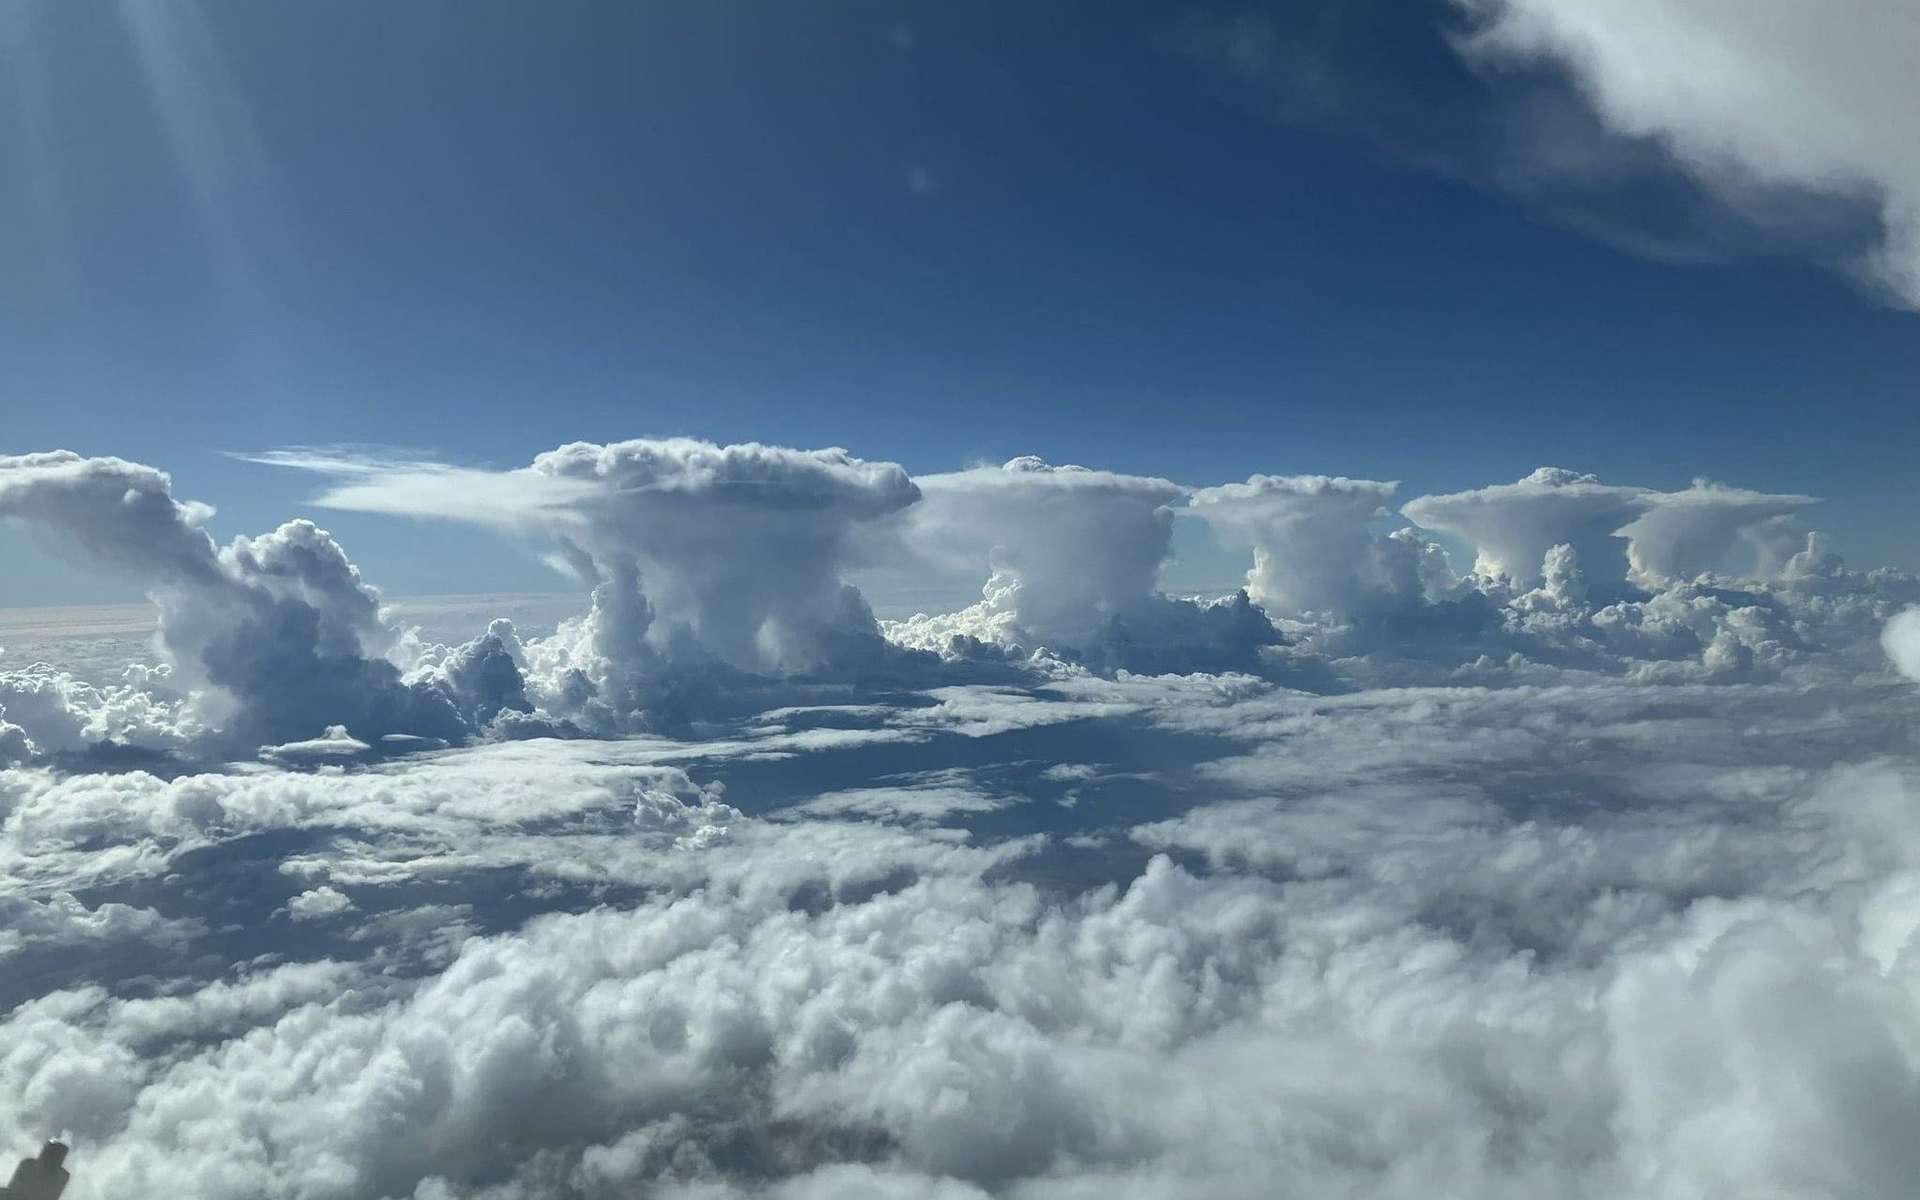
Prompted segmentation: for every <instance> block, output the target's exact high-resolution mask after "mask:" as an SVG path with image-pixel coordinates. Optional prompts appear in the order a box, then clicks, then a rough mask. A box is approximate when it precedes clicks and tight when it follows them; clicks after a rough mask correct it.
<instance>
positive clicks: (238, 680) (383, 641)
mask: <svg viewBox="0 0 1920 1200" xmlns="http://www.w3.org/2000/svg"><path fill="white" fill-rule="evenodd" d="M212 512H213V510H212V509H210V508H208V507H207V506H206V505H203V504H194V503H188V502H181V501H177V500H175V499H174V498H173V491H172V480H171V479H170V478H169V477H168V476H167V475H166V474H165V473H163V472H160V471H156V470H154V469H153V468H152V467H147V466H142V465H140V464H138V463H131V462H127V461H124V460H122V459H118V458H83V457H81V456H80V455H78V454H74V453H71V452H69V451H64V450H61V451H53V452H51V453H44V454H28V455H20V456H11V457H0V516H4V517H13V518H17V519H20V520H23V521H26V522H28V523H29V524H31V525H33V526H35V527H37V528H39V529H41V530H42V531H44V532H46V533H47V534H49V535H51V536H53V537H56V538H62V539H65V540H66V541H67V542H68V543H69V544H70V545H71V546H72V547H73V548H74V549H75V550H77V551H81V552H84V553H87V554H90V555H92V556H93V557H95V558H97V559H99V560H101V561H103V562H105V563H107V564H108V565H110V566H114V567H117V568H120V569H122V570H124V571H126V572H127V573H128V574H130V575H132V576H134V577H135V578H137V579H139V580H140V581H141V582H142V583H144V584H145V585H146V586H147V587H148V588H150V589H151V595H152V597H153V599H154V602H155V603H156V604H157V605H158V606H159V609H160V636H161V644H162V646H163V647H164V649H165V650H166V652H167V654H168V656H169V658H170V659H171V660H172V663H173V665H174V667H175V670H176V676H177V678H178V679H179V681H181V682H184V683H186V684H188V685H191V686H205V685H211V687H212V688H213V689H215V690H216V692H217V694H218V696H220V697H221V698H223V699H224V700H225V701H226V702H227V703H226V706H225V707H226V708H227V710H228V711H225V712H215V713H212V714H210V715H212V716H213V717H214V718H215V720H216V722H217V723H218V724H219V725H221V726H222V727H224V728H225V729H227V730H228V731H229V732H230V733H232V734H234V735H235V736H243V737H259V738H261V739H284V738H294V737H309V736H312V735H313V734H315V733H317V732H318V731H319V730H321V729H323V728H325V727H326V726H327V725H329V724H338V723H345V724H348V725H350V726H351V727H352V728H353V729H354V731H355V732H357V733H361V734H363V735H365V734H376V735H377V734H383V733H413V734H423V735H427V736H433V737H442V738H447V739H450V740H452V739H458V738H461V737H462V736H464V735H465V734H466V733H467V732H468V729H467V726H466V723H465V721H464V720H463V719H462V718H461V716H460V714H459V712H458V711H457V710H456V708H455V707H454V706H453V704H451V703H450V702H449V700H448V698H447V696H446V695H445V693H444V692H443V691H441V690H440V689H437V688H434V687H431V686H423V685H409V684H406V683H403V682H402V681H401V679H400V672H399V670H398V669H397V668H396V667H395V666H394V665H393V664H392V663H389V662H387V661H386V660H385V659H384V658H382V657H381V655H383V654H384V653H385V652H386V651H387V650H388V649H390V648H391V647H392V644H393V639H394V632H393V630H391V629H390V628H389V627H388V626H387V625H386V624H385V623H384V622H383V621H382V620H381V617H380V598H379V594H378V593H377V592H375V591H374V590H373V589H372V588H370V587H368V586H367V585H366V584H364V583H363V582H362V581H361V579H360V573H359V572H358V571H357V570H355V569H354V566H353V564H352V563H350V562H349V561H347V557H346V555H345V553H344V552H343V551H342V550H341V549H340V546H339V545H338V543H336V542H335V541H334V540H333V539H332V537H330V536H329V535H328V534H327V532H326V531H325V530H322V529H319V528H317V527H316V526H314V525H313V524H311V523H310V522H307V521H289V522H288V523H286V524H285V525H282V526H281V527H280V528H278V529H276V530H274V531H273V532H272V533H268V534H264V535H262V536H260V537H255V538H247V537H241V538H236V539H235V540H234V541H233V543H232V544H231V545H228V546H226V547H216V546H215V544H214V541H213V539H212V538H211V537H209V536H208V535H207V532H206V530H205V529H203V528H202V525H203V524H204V522H205V521H206V519H207V518H208V517H209V516H211V515H212ZM217 707H219V706H216V708H217Z"/></svg>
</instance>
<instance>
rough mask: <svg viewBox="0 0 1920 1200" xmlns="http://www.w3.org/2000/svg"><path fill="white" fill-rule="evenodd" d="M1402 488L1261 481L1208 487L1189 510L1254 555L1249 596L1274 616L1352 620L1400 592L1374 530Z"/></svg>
mask: <svg viewBox="0 0 1920 1200" xmlns="http://www.w3.org/2000/svg"><path fill="white" fill-rule="evenodd" d="M1399 486H1400V485H1399V484H1398V483H1386V482H1381V481H1378V480H1372V479H1348V478H1345V477H1343V476H1328V475H1255V476H1254V477H1253V478H1251V479H1249V480H1247V482H1245V483H1227V484H1221V485H1220V486H1218V487H1210V488H1203V489H1201V490H1199V491H1197V492H1195V493H1194V494H1193V497H1192V500H1191V511H1192V512H1193V513H1194V514H1196V515H1197V516H1200V517H1202V518H1204V519H1205V520H1206V522H1207V523H1208V524H1209V525H1210V526H1212V527H1213V529H1214V531H1215V533H1216V535H1217V536H1218V537H1219V538H1220V539H1221V540H1222V541H1223V542H1225V543H1227V544H1228V545H1232V546H1236V547H1240V548H1244V549H1248V550H1251V551H1252V553H1253V568H1252V569H1251V570H1250V571H1248V572H1247V594H1248V595H1249V596H1251V597H1252V598H1253V599H1254V600H1255V601H1256V602H1258V603H1260V604H1262V605H1264V606H1265V607H1266V608H1267V610H1268V611H1269V612H1273V613H1276V614H1279V613H1284V614H1288V615H1294V614H1298V613H1304V612H1326V613H1334V614H1342V615H1344V614H1350V613H1353V612H1356V611H1359V610H1362V609H1366V608H1371V607H1376V606H1377V605H1378V604H1379V603H1380V601H1381V600H1382V599H1384V598H1385V597H1387V596H1389V595H1392V594H1394V593H1396V592H1397V591H1398V590H1399V586H1400V584H1401V582H1402V581H1401V578H1400V577H1398V576H1396V574H1395V573H1394V572H1393V571H1392V570H1391V566H1390V562H1391V560H1390V559H1389V558H1388V556H1387V555H1386V554H1383V552H1382V551H1383V549H1386V547H1384V546H1383V542H1384V538H1385V535H1383V534H1376V533H1375V532H1374V530H1373V528H1372V524H1373V522H1374V521H1375V519H1376V518H1378V517H1382V516H1385V515H1386V511H1385V509H1384V507H1383V506H1384V505H1385V504H1386V503H1387V502H1388V501H1389V500H1391V499H1392V498H1393V493H1394V492H1395V490H1397V489H1398V488H1399Z"/></svg>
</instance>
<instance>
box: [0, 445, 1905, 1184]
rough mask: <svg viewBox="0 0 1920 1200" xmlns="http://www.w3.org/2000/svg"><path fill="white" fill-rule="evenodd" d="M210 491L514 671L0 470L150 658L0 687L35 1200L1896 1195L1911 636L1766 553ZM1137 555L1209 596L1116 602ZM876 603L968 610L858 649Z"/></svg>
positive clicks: (786, 495) (1704, 496) (1190, 500)
mask: <svg viewBox="0 0 1920 1200" xmlns="http://www.w3.org/2000/svg"><path fill="white" fill-rule="evenodd" d="M273 457H274V458H276V459H277V460H279V461H283V462H285V463H287V465H289V466H300V467H304V468H308V469H313V470H319V471H322V472H324V473H326V474H327V475H328V476H330V478H329V480H328V484H329V486H328V487H327V489H326V490H325V491H324V493H323V495H322V497H321V503H322V504H323V505H329V506H335V507H342V508H352V509H356V510H361V511H378V512H386V513H391V514H394V515H395V516H396V518H399V519H436V520H447V519H451V520H460V521H467V522H472V523H475V524H480V525H486V526H491V527H496V528H500V529H504V530H508V531H511V532H512V533H514V534H515V535H516V537H517V538H518V539H519V540H520V541H521V542H527V541H531V542H532V543H534V550H533V552H534V553H549V552H550V553H554V554H557V555H559V556H560V557H561V560H562V561H563V562H564V563H565V564H567V565H568V569H569V570H570V571H571V572H572V573H573V574H574V575H575V576H577V577H578V579H579V581H580V591H581V596H580V609H581V611H580V612H579V613H578V615H576V616H575V617H573V618H571V619H569V620H566V621H563V622H561V623H560V624H559V625H558V627H557V628H553V629H551V630H535V629H533V628H530V627H523V626H516V624H515V623H514V622H512V621H510V620H505V619H497V620H493V621H492V622H490V623H486V625H485V628H478V627H476V628H474V629H473V630H471V635H472V636H471V640H468V641H465V642H461V643H457V644H450V645H438V644H432V643H430V642H428V641H426V640H425V639H423V638H422V637H421V636H419V635H418V634H417V633H416V632H414V631H412V630H410V629H407V628H403V627H402V626H401V623H400V622H399V621H397V620H396V619H395V617H394V616H393V613H392V611H391V610H390V609H388V608H387V607H386V606H385V605H384V603H383V601H382V599H381V597H380V595H379V593H378V592H377V591H375V590H374V588H373V587H372V586H371V585H370V584H369V583H367V582H366V581H363V580H362V579H361V578H360V577H359V574H358V572H357V571H356V570H355V569H354V568H353V566H352V565H351V563H350V561H349V559H348V558H347V555H346V553H345V551H344V550H343V549H342V548H341V547H340V546H339V545H338V544H337V543H336V542H335V541H334V539H333V538H332V537H331V536H329V535H328V534H327V533H326V532H324V531H323V530H322V529H321V528H320V527H319V526H318V525H316V524H314V523H312V522H310V521H292V522H289V523H287V524H285V525H282V526H281V527H280V528H279V529H277V530H275V531H273V532H271V533H268V534H265V535H262V536H259V537H253V538H247V537H241V538H236V539H234V540H233V541H231V542H230V543H228V544H227V545H225V546H220V545H218V544H217V543H215V542H214V540H213V539H212V538H211V537H210V536H209V535H208V533H207V532H206V530H205V526H206V523H207V521H208V519H209V517H210V513H209V512H208V511H207V510H206V509H205V508H204V507H202V506H197V505H195V504H193V503H192V502H190V501H188V500H184V499H181V498H176V497H175V496H174V495H173V490H172V484H171V482H170V481H169V479H168V477H167V476H166V475H164V474H162V473H161V472H159V471H156V470H153V469H152V468H148V467H143V466H139V465H137V464H132V463H126V462H122V461H120V460H117V459H86V458H82V457H80V456H77V455H72V454H63V453H56V454H36V455H25V456H18V457H11V458H0V516H4V517H6V518H7V519H11V520H17V521H21V522H26V523H29V524H31V525H33V526H35V527H36V528H38V529H40V530H41V531H42V533H43V536H45V537H47V538H50V539H55V540H56V541H58V542H62V543H64V544H66V545H69V546H70V547H71V548H72V549H73V551H74V552H75V553H84V554H87V555H90V556H93V557H95V558H97V559H99V560H101V561H103V562H105V563H107V564H109V565H111V566H113V567H115V568H117V569H119V570H122V571H124V572H126V573H127V574H128V575H129V576H130V577H132V578H135V579H137V580H139V581H141V582H142V583H143V584H144V585H145V586H147V587H148V588H149V589H150V590H151V593H152V596H153V599H154V604H155V607H156V609H157V631H158V632H157V634H156V638H155V641H154V643H153V646H152V650H153V654H154V655H155V656H157V660H156V661H152V662H147V663H142V664H135V665H134V666H133V667H132V668H131V669H130V670H129V671H128V672H127V673H126V674H125V675H123V676H120V677H119V678H117V679H114V680H111V681H109V680H107V679H104V678H102V677H101V676H99V675H98V674H97V673H94V674H91V675H89V674H86V673H76V672H75V671H72V670H65V669H63V668H62V665H60V664H39V665H34V666H20V667H18V668H12V669H6V670H0V762H4V763H6V764H9V765H7V766H6V768H5V769H4V770H0V916H3V917H4V920H3V921H0V1137H4V1138H5V1139H6V1142H5V1145H7V1146H15V1145H17V1146H19V1147H20V1148H21V1149H22V1150H23V1151H24V1150H26V1149H30V1148H31V1145H32V1144H33V1142H34V1141H35V1140H36V1139H38V1138H42V1137H47V1136H60V1137H63V1138H65V1139H67V1140H69V1141H70V1142H71V1143H72V1144H73V1146H74V1154H73V1157H72V1159H71V1160H70V1166H72V1168H73V1169H74V1182H73V1185H72V1188H71V1189H70V1191H69V1193H68V1195H69V1196H70V1197H73V1198H75V1200H93V1198H95V1197H114V1196H124V1195H178V1196H195V1197H209V1198H213V1200H223V1198H233V1200H241V1198H248V1200H251V1198H254V1197H258V1196H262V1195H267V1196H303V1197H319V1198H327V1200H382V1198H389V1197H410V1198H413V1200H451V1198H455V1197H459V1198H465V1200H509V1198H525V1200H533V1198H536V1197H539V1198H544V1197H584V1198H592V1197H614V1196H627V1195H633V1194H636V1193H639V1194H647V1195H661V1196H677V1197H723V1196H740V1197H748V1196H753V1197H762V1196H769V1197H810V1196H875V1197H879V1196H900V1197H907V1196H928V1195H933V1196H951V1197H986V1196H996V1197H1036V1196H1049V1197H1051V1196H1080V1195H1085V1196H1096V1195H1097V1196H1103V1197H1105V1196H1140V1197H1148V1196H1153V1197H1160V1196H1169V1195H1174V1196H1178V1195H1193V1196H1202V1195H1204V1196H1209V1197H1237V1196H1244V1197H1256V1196H1266V1195H1270V1194H1271V1193H1272V1189H1273V1187H1274V1186H1275V1182H1274V1181H1275V1180H1285V1181H1288V1186H1289V1187H1291V1188H1293V1189H1296V1190H1298V1191H1300V1192H1301V1193H1303V1194H1314V1195H1320V1194H1336V1195H1351V1196H1378V1197H1415V1196H1422V1197H1424V1196H1431V1195H1474V1196H1496V1197H1497V1196H1513V1197H1521V1196H1525V1197H1529V1198H1532V1197H1540V1196H1556V1197H1596V1198H1597V1197H1620V1196H1633V1197H1639V1196H1645V1197H1677V1196H1711V1195H1767V1194H1784V1195H1805V1196H1833V1197H1843V1196H1844V1197H1877V1196H1885V1197H1894V1196H1904V1195H1906V1194H1907V1193H1908V1191H1909V1190H1910V1181H1911V1179H1912V1178H1914V1177H1915V1174H1916V1172H1917V1171H1920V1157H1916V1156H1917V1155H1920V1151H1916V1149H1915V1141H1914V1139H1913V1138H1912V1137H1911V1136H1910V1130H1911V1129H1912V1128H1913V1127H1914V1125H1915V1123H1916V1121H1920V1054H1917V1053H1916V1052H1915V1049H1914V1048H1915V1047H1916V1046H1920V949H1917V947H1920V941H1916V933H1917V932H1920V818H1916V815H1915V814H1916V813H1920V744H1916V731H1920V687H1917V686H1916V685H1915V683H1914V682H1913V680H1914V679H1915V678H1920V632H1916V631H1917V630H1920V616H1917V615H1916V614H1920V607H1916V606H1917V605H1920V580H1916V579H1914V578H1913V577H1910V576H1907V575H1904V574H1901V573H1899V572H1892V571H1884V570H1882V571H1866V572H1862V571H1855V570H1852V569H1849V568H1848V567H1846V566H1845V565H1844V564H1842V563H1840V562H1839V561H1838V560H1836V559H1834V558H1832V557H1831V556H1829V555H1827V554H1825V553H1824V551H1823V549H1822V543H1821V541H1820V539H1819V537H1818V535H1817V534H1810V533H1809V531H1808V530H1807V529H1806V528H1805V527H1804V526H1803V525H1801V524H1800V522H1801V521H1802V520H1803V519H1804V517H1805V515H1806V514H1807V513H1808V512H1809V511H1810V510H1811V505H1812V503H1813V501H1812V498H1810V497H1805V496H1791V495H1773V494H1766V493H1760V492H1751V491H1745V490H1742V489H1739V488H1735V487H1732V486H1728V485H1721V484H1710V483H1705V482H1701V483H1698V484H1696V485H1694V486H1693V487H1691V488H1688V489H1684V490H1681V491H1678V492H1672V493H1663V492H1659V491H1655V490H1652V489H1648V488H1642V487H1636V486H1630V485H1626V484H1615V483H1610V482H1606V481H1602V480H1599V479H1596V478H1594V477H1593V476H1590V475H1583V474H1579V473H1577V472H1573V471H1562V470H1552V469H1543V470H1541V471H1537V472H1534V473H1533V474H1532V475H1529V476H1528V477H1527V478H1525V479H1523V480H1521V481H1520V482H1519V483H1514V484H1499V485H1493V486H1489V487H1486V488H1482V489H1478V490H1473V491H1466V492H1462V493H1458V494H1455V495H1449V496H1429V497H1421V498H1416V499H1414V500H1412V501H1411V502H1409V503H1407V504H1406V505H1405V507H1404V508H1403V509H1402V510H1401V512H1402V513H1403V514H1404V519H1403V518H1402V517H1400V516H1396V515H1395V514H1394V513H1393V509H1392V506H1393V501H1394V498H1395V496H1394V493H1395V485H1393V484H1391V483H1386V482H1376V481H1366V480H1353V479H1345V478H1338V477H1327V476H1268V475H1259V476H1255V477H1253V478H1252V479H1250V480H1248V481H1246V482H1245V483H1225V484H1216V485H1213V486H1208V487H1202V488H1190V487H1187V486H1184V485H1181V484H1176V483H1173V482H1170V481H1168V480H1164V479H1158V478H1149V477H1136V476H1128V475H1120V474H1114V473H1109V472H1104V471H1099V470H1087V469H1082V468H1076V467H1063V466H1052V465H1049V464H1046V463H1043V462H1041V461H1039V460H1037V459H1016V460H1014V461H1013V462H1011V463H1008V464H1006V465H1005V466H1003V467H993V466H988V467H978V468H973V469H969V470H965V471H959V472H954V473H950V474H942V475H934V476H928V477H923V478H920V479H913V478H910V477H909V476H908V474H907V473H906V472H905V471H904V470H902V469H901V468H899V467H898V466H895V465H893V464H888V463H877V462H870V461H865V460H862V459H859V458H857V457H855V456H853V455H851V454H849V453H847V452H846V451H842V450H822V451H802V450H789V449H782V448H778V447H769V446H759V445H744V446H726V447H722V446H714V445H710V444H707V443H702V442H692V441H684V440H671V441H633V442H622V443H614V444H611V445H605V446H601V445H593V444H586V443H579V444H574V445H570V446H566V447H562V448H560V449H558V450H555V451H552V452H550V453H548V454H543V455H540V456H538V457H537V458H535V459H534V461H533V463H532V464H531V465H530V466H529V467H526V468H522V469H519V470H513V471H479V470H471V469H466V468H459V467H453V466H447V465H444V464H432V463H418V462H415V463H389V462H379V461H372V460H366V459H358V460H353V459H342V458H336V457H331V456H326V455H314V454H300V455H284V456H273ZM1813 511H1817V510H1813ZM1183 512H1184V513H1190V514H1191V515H1192V516H1194V517H1197V518H1201V519H1204V520H1205V521H1206V522H1207V523H1208V525H1209V527H1210V528H1211V529H1213V530H1214V531H1215V532H1216V534H1217V535H1218V536H1219V537H1220V538H1221V539H1222V541H1223V542H1224V543H1226V544H1229V545H1232V546H1235V547H1239V548H1240V549H1242V550H1243V551H1244V552H1246V553H1247V554H1248V557H1249V559H1250V568H1251V569H1250V570H1249V573H1248V582H1247V588H1246V590H1245V591H1244V592H1242V593H1236V594H1234V595H1232V596H1229V597H1226V598H1224V599H1193V598H1183V597H1176V596H1168V595H1166V594H1164V593H1163V592H1162V590H1161V589H1160V585H1159V583H1158V573H1159V570H1160V568H1161V567H1162V565H1163V564H1164V563H1165V561H1166V560H1167V558H1168V555H1169V553H1170V547H1171V537H1170V531H1171V528H1172V524H1173V522H1174V521H1175V520H1176V519H1178V514H1180V513H1183ZM1407 520H1410V521H1412V522H1413V524H1407V523H1406V521H1407ZM1430 532H1432V533H1445V534H1447V535H1450V536H1455V537H1458V538H1461V539H1463V540H1464V541H1466V542H1467V543H1468V544H1469V545H1471V546H1472V547H1473V552H1474V554H1475V556H1476V562H1475V563H1474V564H1473V569H1471V570H1459V569H1456V568H1455V567H1454V566H1453V565H1452V564H1451V563H1450V562H1449V560H1448V558H1447V555H1446V553H1445V552H1444V551H1443V550H1442V549H1441V547H1440V545H1439V544H1438V543H1437V542H1436V541H1435V540H1433V539H1432V538H1431V537H1429V536H1428V535H1429V533H1430ZM502 552H503V553H520V552H525V551H524V548H523V547H522V546H519V545H515V546H508V545H506V544H505V543H503V548H502ZM876 564H881V565H889V566H892V567H895V568H900V569H907V568H910V567H911V566H912V565H913V564H938V565H940V566H942V567H943V568H946V569H955V568H960V569H966V570H970V571H975V572H977V573H978V576H979V578H980V580H981V582H982V585H983V589H984V592H983V594H984V596H985V598H984V599H983V600H982V601H981V603H980V604H978V605H975V606H973V607H971V608H968V609H965V610H963V611H961V612H957V613H933V614H921V615H920V616H918V617H915V618H913V619H911V620H908V621H902V622H880V621H876V620H875V619H874V617H873V616H872V614H871V612H870V611H869V609H868V607H867V605H866V602H865V600H864V599H863V598H862V597H861V595H860V594H859V592H858V590H857V589H856V588H855V587H854V586H853V584H852V583H851V582H850V581H851V579H852V578H853V577H854V576H855V575H856V573H857V572H858V571H859V570H861V569H863V568H864V567H867V566H872V565H876ZM1735 1144H1737V1146H1738V1148H1739V1152H1738V1153H1734V1152H1730V1151H1729V1149H1728V1147H1729V1146H1730V1145H1735Z"/></svg>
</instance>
